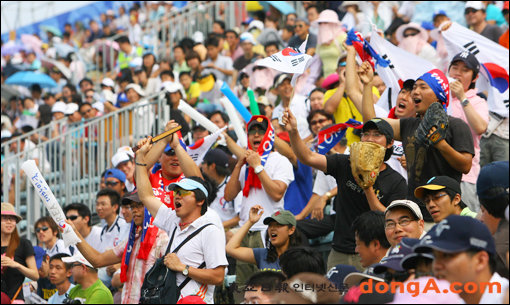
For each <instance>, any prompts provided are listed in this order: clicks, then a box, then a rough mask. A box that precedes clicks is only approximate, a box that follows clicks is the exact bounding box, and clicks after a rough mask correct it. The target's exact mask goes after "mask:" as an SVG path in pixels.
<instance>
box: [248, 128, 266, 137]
mask: <svg viewBox="0 0 510 305" xmlns="http://www.w3.org/2000/svg"><path fill="white" fill-rule="evenodd" d="M248 134H249V135H250V136H254V135H256V134H258V135H261V136H263V135H265V134H266V131H265V130H262V129H251V130H250V131H248Z"/></svg>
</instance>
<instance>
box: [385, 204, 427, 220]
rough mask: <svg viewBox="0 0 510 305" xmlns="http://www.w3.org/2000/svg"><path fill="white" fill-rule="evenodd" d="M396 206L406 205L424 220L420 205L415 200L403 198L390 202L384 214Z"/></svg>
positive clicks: (405, 206)
mask: <svg viewBox="0 0 510 305" xmlns="http://www.w3.org/2000/svg"><path fill="white" fill-rule="evenodd" d="M395 207H404V208H408V209H409V210H411V212H413V214H414V215H415V216H416V217H418V219H420V220H423V214H422V213H421V210H420V207H419V206H418V204H417V203H416V202H414V201H411V200H407V199H402V200H394V201H392V202H391V203H390V205H389V206H388V207H387V208H386V211H385V212H384V214H385V215H386V213H388V211H389V210H391V209H393V208H395Z"/></svg>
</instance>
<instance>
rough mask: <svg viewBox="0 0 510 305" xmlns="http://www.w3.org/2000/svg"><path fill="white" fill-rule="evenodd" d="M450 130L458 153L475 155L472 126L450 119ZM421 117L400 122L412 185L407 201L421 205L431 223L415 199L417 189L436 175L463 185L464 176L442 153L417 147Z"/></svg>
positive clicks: (409, 181) (429, 217)
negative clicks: (416, 137) (417, 133)
mask: <svg viewBox="0 0 510 305" xmlns="http://www.w3.org/2000/svg"><path fill="white" fill-rule="evenodd" d="M448 120H449V121H448V122H449V126H448V131H447V132H446V142H447V143H448V144H450V146H452V147H453V149H455V150H456V151H458V152H468V153H470V154H472V155H474V154H475V149H474V144H473V136H472V135H471V131H470V129H469V126H468V125H467V124H466V123H465V122H464V121H462V120H461V119H458V118H454V117H451V116H449V117H448ZM420 122H421V119H419V118H406V119H401V120H400V136H401V138H402V145H403V146H404V153H405V155H406V161H407V174H408V180H407V183H408V185H409V190H408V199H410V200H413V201H415V202H416V203H418V204H419V206H420V208H421V211H422V213H423V218H424V219H425V220H426V221H432V217H431V216H430V214H429V212H428V211H427V209H426V208H425V206H424V205H423V204H422V203H421V201H420V200H418V199H416V197H414V190H415V189H416V188H417V187H419V186H422V185H424V184H426V183H427V181H428V180H429V179H430V178H432V177H435V176H448V177H451V178H453V179H455V180H457V181H459V182H460V180H461V179H462V173H461V172H459V171H457V170H456V169H454V168H453V167H451V166H450V164H449V163H448V162H447V161H446V159H445V158H444V157H443V155H441V152H440V151H439V150H437V149H436V148H434V147H432V146H430V147H429V148H426V147H425V146H423V145H419V144H416V139H415V137H414V133H415V131H416V129H417V128H418V125H420Z"/></svg>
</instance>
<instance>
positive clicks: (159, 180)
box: [149, 169, 184, 210]
mask: <svg viewBox="0 0 510 305" xmlns="http://www.w3.org/2000/svg"><path fill="white" fill-rule="evenodd" d="M183 178H184V174H181V175H180V176H179V177H177V178H175V179H172V180H168V179H165V177H163V175H162V170H161V169H160V170H158V171H157V172H156V173H154V174H150V176H149V180H150V182H151V185H152V191H153V192H154V196H156V197H157V198H159V200H161V202H163V203H164V204H165V205H166V206H167V207H169V208H170V209H172V210H175V206H174V195H173V192H172V191H167V187H168V186H169V185H170V184H171V183H174V182H179V181H181V180H182V179H183Z"/></svg>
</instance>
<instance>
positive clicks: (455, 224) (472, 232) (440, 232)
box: [414, 215, 496, 255]
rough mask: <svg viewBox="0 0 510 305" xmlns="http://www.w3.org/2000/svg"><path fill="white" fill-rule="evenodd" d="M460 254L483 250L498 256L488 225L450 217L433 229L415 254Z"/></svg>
mask: <svg viewBox="0 0 510 305" xmlns="http://www.w3.org/2000/svg"><path fill="white" fill-rule="evenodd" d="M432 250H437V251H442V252H446V253H458V252H464V251H468V250H482V251H486V252H488V253H490V254H493V255H494V254H496V246H495V243H494V238H493V237H492V234H491V232H490V231H489V229H488V228H487V226H486V225H484V224H483V223H481V222H480V221H479V220H476V219H474V218H471V217H468V216H460V215H450V216H448V217H446V218H445V219H443V220H441V221H440V222H439V223H438V224H436V225H435V226H433V227H432V229H430V231H429V232H428V233H427V235H425V236H424V237H423V238H422V239H421V240H420V243H419V244H418V245H416V246H415V247H414V252H416V253H422V252H431V251H432Z"/></svg>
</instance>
